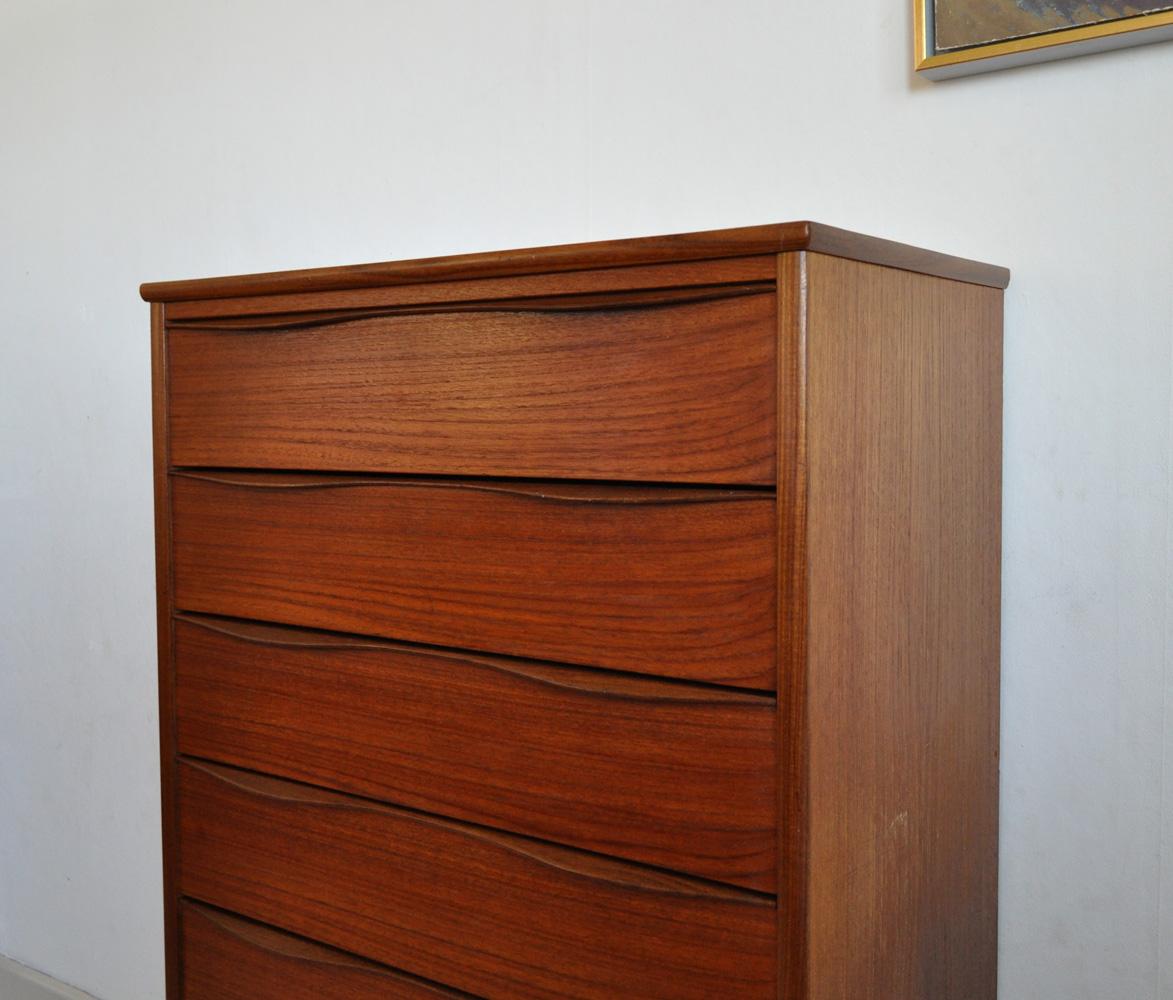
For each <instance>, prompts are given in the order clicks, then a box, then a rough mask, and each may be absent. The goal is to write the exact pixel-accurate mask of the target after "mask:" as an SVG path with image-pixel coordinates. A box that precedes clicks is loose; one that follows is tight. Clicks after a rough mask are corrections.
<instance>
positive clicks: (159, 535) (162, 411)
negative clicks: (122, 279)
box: [151, 302, 180, 1000]
mask: <svg viewBox="0 0 1173 1000" xmlns="http://www.w3.org/2000/svg"><path fill="white" fill-rule="evenodd" d="M163 309H164V306H163V305H162V304H161V303H158V302H155V303H152V304H151V410H152V421H151V428H152V438H153V445H154V476H155V600H156V608H157V619H156V621H157V625H156V627H157V636H158V649H159V651H158V657H159V662H158V668H159V772H160V773H159V777H160V782H159V784H160V793H161V805H162V809H161V814H162V824H163V947H164V957H165V962H166V976H167V978H166V982H167V997H168V1000H178V998H179V995H180V968H179V962H180V951H179V910H178V905H177V903H178V900H177V896H176V887H177V886H178V878H177V876H178V866H177V861H178V855H177V852H178V847H179V842H178V839H177V837H176V830H177V823H176V798H175V697H174V675H173V673H172V622H171V483H170V477H169V475H168V470H169V469H170V466H171V460H170V447H169V440H168V428H167V335H166V331H165V325H164V317H163Z"/></svg>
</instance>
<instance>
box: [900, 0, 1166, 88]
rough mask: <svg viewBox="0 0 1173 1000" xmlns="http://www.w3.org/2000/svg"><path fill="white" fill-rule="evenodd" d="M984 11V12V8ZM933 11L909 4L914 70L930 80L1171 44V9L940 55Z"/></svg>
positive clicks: (926, 1) (932, 4)
mask: <svg viewBox="0 0 1173 1000" xmlns="http://www.w3.org/2000/svg"><path fill="white" fill-rule="evenodd" d="M953 2H954V3H959V2H961V0H953ZM964 2H970V0H964ZM986 6H987V9H988V7H989V4H988V2H987V4H986ZM936 10H937V2H936V0H913V21H914V28H915V37H914V57H915V68H916V71H917V72H918V73H920V74H921V75H922V76H925V77H928V78H929V79H930V80H943V79H948V78H949V77H955V76H968V75H970V74H974V73H988V72H991V71H992V70H999V69H1009V68H1010V67H1012V66H1021V65H1024V64H1026V63H1037V62H1047V61H1050V60H1052V59H1066V58H1068V57H1070V56H1078V55H1085V54H1089V53H1092V52H1104V51H1106V50H1108V49H1118V48H1125V47H1126V46H1132V45H1147V44H1148V43H1150V42H1160V41H1166V40H1173V9H1170V10H1163V11H1158V12H1155V13H1145V14H1132V15H1129V16H1122V17H1116V18H1110V19H1104V20H1100V21H1098V22H1096V23H1093V24H1084V25H1076V26H1071V27H1058V28H1048V29H1044V30H1039V31H1036V32H1032V33H1029V34H1027V33H1024V34H1021V35H1018V36H1017V37H1007V38H1004V39H1000V40H993V41H980V42H977V43H976V44H972V45H964V46H955V47H951V48H948V49H945V50H942V51H938V50H937V47H936V40H937V38H938V37H939V36H938V34H937V32H936V26H935V24H934V16H935V14H936Z"/></svg>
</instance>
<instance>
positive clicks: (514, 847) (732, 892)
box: [179, 763, 775, 1000]
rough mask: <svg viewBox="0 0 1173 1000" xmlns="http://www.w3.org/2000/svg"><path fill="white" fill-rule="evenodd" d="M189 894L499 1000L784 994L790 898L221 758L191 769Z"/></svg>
mask: <svg viewBox="0 0 1173 1000" xmlns="http://www.w3.org/2000/svg"><path fill="white" fill-rule="evenodd" d="M179 800H180V816H181V819H180V829H181V831H182V837H183V850H182V852H181V854H180V863H181V866H182V890H183V892H184V893H185V894H186V895H188V896H191V897H193V898H195V899H198V900H203V901H205V902H208V903H212V904H214V905H216V906H220V907H224V908H227V909H230V910H234V911H236V912H239V913H242V914H244V915H246V916H249V917H252V918H255V919H257V920H261V921H263V922H265V923H269V924H274V925H276V926H278V927H281V928H283V929H285V930H288V931H292V932H294V933H297V934H300V935H304V936H307V937H312V938H314V939H316V940H318V941H322V942H324V943H326V944H329V945H332V946H334V947H338V948H341V949H344V950H346V951H349V952H353V953H355V954H358V955H362V956H363V957H365V958H368V959H371V960H373V961H378V962H383V963H386V964H388V965H392V966H394V967H396V968H399V969H403V970H405V971H408V972H411V973H414V974H417V975H420V976H423V977H424V978H427V979H432V980H435V981H438V982H442V983H445V984H447V985H449V986H455V987H457V988H460V989H464V990H467V991H469V992H473V993H478V994H482V995H485V996H489V997H525V998H544V1000H553V998H577V1000H614V998H615V997H620V996H622V997H630V998H637V997H639V998H644V997H646V998H662V1000H707V998H711V997H715V996H738V997H746V998H763V1000H765V998H768V997H771V996H772V994H773V991H774V988H775V987H774V968H773V948H774V905H773V901H772V900H770V899H769V898H767V897H761V896H757V895H754V894H750V893H747V892H745V891H744V890H736V889H730V888H723V887H718V886H715V885H713V884H710V883H705V882H699V881H693V880H689V879H685V878H683V877H680V876H675V875H669V874H665V873H661V872H658V871H655V870H654V869H642V868H639V867H638V866H635V865H631V864H627V863H622V862H617V861H612V860H609V859H604V858H600V857H598V856H596V855H591V854H585V853H582V852H577V851H571V850H569V849H567V848H563V847H556V846H554V845H550V844H545V843H542V842H539V841H529V840H525V839H523V838H520V837H513V836H509V835H506V834H501V833H497V832H494V831H488V830H485V829H483V828H479V827H469V826H464V825H461V824H456V823H452V822H450V821H446V820H439V819H436V818H433V817H429V816H424V815H421V814H418V813H412V812H407V811H404V810H400V809H392V808H389V807H387V806H381V805H377V804H375V803H371V802H367V801H364V800H359V799H350V798H346V797H344V796H341V795H338V794H336V793H332V792H325V791H319V790H317V789H312V788H307V787H305V786H301V785H292V784H290V783H288V782H284V781H278V780H277V779H274V778H268V777H263V776H260V775H255V774H252V773H250V772H245V771H233V770H229V769H225V768H221V767H213V766H211V765H206V764H199V765H197V764H192V763H183V764H181V765H180V768H179Z"/></svg>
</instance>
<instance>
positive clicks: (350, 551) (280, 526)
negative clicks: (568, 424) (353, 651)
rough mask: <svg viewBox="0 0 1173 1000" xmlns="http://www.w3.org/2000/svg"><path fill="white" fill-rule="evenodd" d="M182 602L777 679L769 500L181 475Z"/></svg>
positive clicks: (468, 642) (638, 668)
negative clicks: (775, 672) (775, 671)
mask: <svg viewBox="0 0 1173 1000" xmlns="http://www.w3.org/2000/svg"><path fill="white" fill-rule="evenodd" d="M172 480H173V482H172V505H173V520H174V527H173V532H174V564H175V606H176V607H177V608H179V609H182V610H186V611H196V612H205V613H210V614H219V615H228V616H232V617H239V618H250V619H259V620H264V621H271V622H279V623H285V624H291V625H300V626H306V627H311V628H323V629H330V630H335V631H345V632H359V633H364V634H370V635H378V636H385V637H388V638H394V639H406V640H409V641H412V642H426V643H431V644H435V645H442V646H459V647H463V648H467V649H476V650H481V651H486V652H496V653H506V654H510V655H515V656H527V657H534V658H538V659H547V660H560V661H565V662H568V663H576V664H586V665H592V666H601V667H611V668H615V669H620V670H629V671H635V672H638V673H651V674H659V675H663V676H671V677H679V678H683V679H690V680H702V681H707V682H714V683H720V684H728V685H734V686H740V687H749V688H760V689H763V690H768V689H771V688H772V687H773V685H774V679H775V678H774V656H775V649H774V630H775V624H774V618H773V616H774V600H775V589H776V582H775V579H774V572H775V561H776V552H775V542H774V537H775V511H774V498H773V496H772V494H769V493H764V492H757V491H746V490H742V491H737V490H711V489H708V490H706V489H698V488H693V489H656V488H652V487H643V488H640V487H613V486H603V485H572V484H546V485H541V484H518V483H513V484H509V483H487V482H472V483H469V482H461V481H427V480H393V479H385V480H362V479H356V478H348V477H321V476H318V477H314V476H288V475H286V476H281V475H273V474H261V473H257V474H245V473H223V474H217V477H216V478H209V477H206V476H204V475H196V474H175V475H173V477H172Z"/></svg>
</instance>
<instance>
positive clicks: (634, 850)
mask: <svg viewBox="0 0 1173 1000" xmlns="http://www.w3.org/2000/svg"><path fill="white" fill-rule="evenodd" d="M175 669H176V714H177V726H178V734H179V750H180V752H181V753H184V754H188V755H190V756H193V757H201V758H207V759H212V760H217V761H223V762H225V763H229V764H236V765H239V766H241V767H247V768H250V769H253V770H257V771H265V772H269V773H272V774H280V775H283V776H285V777H289V778H295V779H299V780H302V781H307V782H310V783H313V784H317V785H325V786H328V787H331V788H337V789H341V790H343V791H349V792H357V793H360V794H362V795H368V796H372V797H375V798H380V799H384V800H388V801H391V802H394V803H397V804H399V805H406V806H411V807H413V808H417V809H423V810H427V811H429V812H434V813H441V814H443V815H446V816H454V817H457V818H460V819H466V820H472V821H474V822H477V823H483V824H485V825H488V826H494V827H499V828H504V829H508V830H514V831H516V832H518V833H524V834H529V835H531V836H535V837H542V838H546V839H550V840H556V841H560V842H562V843H567V844H572V845H574V846H577V847H583V848H587V849H589V850H593V851H598V852H600V853H603V854H614V855H620V856H622V857H627V858H632V859H634V860H637V861H644V862H648V863H651V864H655V865H659V866H661V867H665V868H673V869H678V870H681V871H686V872H690V873H692V874H694V875H701V876H704V877H707V878H712V879H718V880H722V881H727V882H731V883H735V884H738V885H744V886H747V887H749V888H753V889H759V890H762V891H766V892H769V891H772V890H773V886H774V876H775V873H774V857H775V855H774V840H775V836H776V835H775V830H774V816H775V799H776V797H777V792H776V788H775V782H774V765H775V751H774V731H775V725H776V716H775V712H774V700H773V698H767V697H764V696H762V695H757V694H742V693H739V692H732V691H719V690H712V689H708V688H701V687H693V686H692V685H685V684H672V683H668V682H665V681H659V680H650V679H644V678H637V677H630V676H627V675H622V674H606V673H601V672H599V671H594V670H576V669H573V668H569V667H561V666H551V665H545V664H538V663H532V662H529V661H520V660H507V659H502V658H490V657H483V656H482V657H477V656H473V655H469V654H463V653H447V652H442V651H436V650H428V649H420V648H412V647H409V646H396V645H394V644H392V643H379V642H376V641H374V640H368V639H348V638H343V637H339V636H333V635H329V634H327V633H314V632H305V631H300V630H296V629H287V628H274V627H268V626H257V625H244V624H241V623H234V622H218V621H214V620H203V621H196V620H180V621H177V622H176V626H175Z"/></svg>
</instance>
